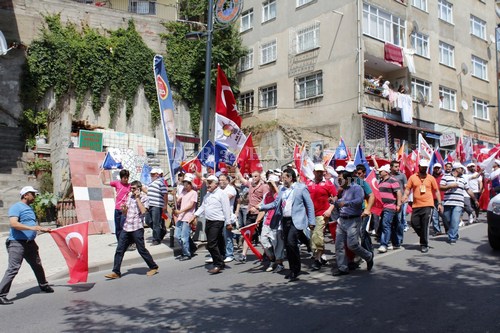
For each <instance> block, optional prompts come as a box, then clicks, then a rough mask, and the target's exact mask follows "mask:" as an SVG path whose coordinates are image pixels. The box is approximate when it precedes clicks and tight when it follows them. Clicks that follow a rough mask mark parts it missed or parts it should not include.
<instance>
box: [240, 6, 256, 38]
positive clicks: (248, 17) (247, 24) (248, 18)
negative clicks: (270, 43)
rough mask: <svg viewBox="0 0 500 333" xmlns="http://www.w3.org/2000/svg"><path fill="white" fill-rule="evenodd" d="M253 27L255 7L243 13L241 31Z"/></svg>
mask: <svg viewBox="0 0 500 333" xmlns="http://www.w3.org/2000/svg"><path fill="white" fill-rule="evenodd" d="M252 28H253V9H249V10H247V11H246V12H244V13H242V14H241V23H240V32H243V31H247V30H250V29H252Z"/></svg>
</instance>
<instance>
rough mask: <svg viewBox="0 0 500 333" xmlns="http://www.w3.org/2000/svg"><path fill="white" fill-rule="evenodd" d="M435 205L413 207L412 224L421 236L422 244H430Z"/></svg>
mask: <svg viewBox="0 0 500 333" xmlns="http://www.w3.org/2000/svg"><path fill="white" fill-rule="evenodd" d="M433 209H434V207H419V208H413V212H412V213H411V226H412V227H413V230H415V232H416V233H417V235H418V236H419V238H420V245H421V246H429V223H430V221H431V218H432V210H433Z"/></svg>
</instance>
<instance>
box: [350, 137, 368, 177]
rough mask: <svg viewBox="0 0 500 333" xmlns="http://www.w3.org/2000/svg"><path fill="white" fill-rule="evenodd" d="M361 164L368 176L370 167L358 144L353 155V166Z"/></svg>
mask: <svg viewBox="0 0 500 333" xmlns="http://www.w3.org/2000/svg"><path fill="white" fill-rule="evenodd" d="M358 164H363V165H364V166H365V168H366V173H367V174H368V173H369V172H370V171H371V168H370V165H369V164H368V161H367V160H366V157H365V154H364V153H363V149H362V148H361V144H360V143H358V146H357V147H356V154H355V155H354V165H358Z"/></svg>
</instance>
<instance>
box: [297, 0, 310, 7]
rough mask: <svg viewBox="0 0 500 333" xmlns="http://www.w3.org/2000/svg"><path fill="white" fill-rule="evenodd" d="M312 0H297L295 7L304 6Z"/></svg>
mask: <svg viewBox="0 0 500 333" xmlns="http://www.w3.org/2000/svg"><path fill="white" fill-rule="evenodd" d="M313 1H314V0H297V7H300V6H304V5H305V4H308V3H309V2H313Z"/></svg>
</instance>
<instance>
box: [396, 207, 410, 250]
mask: <svg viewBox="0 0 500 333" xmlns="http://www.w3.org/2000/svg"><path fill="white" fill-rule="evenodd" d="M406 208H408V203H407V202H406V203H404V204H402V205H401V210H400V211H399V213H398V219H399V223H401V225H402V230H403V233H404V228H408V222H406ZM401 237H403V236H401ZM402 242H403V239H402V238H401V243H402Z"/></svg>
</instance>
